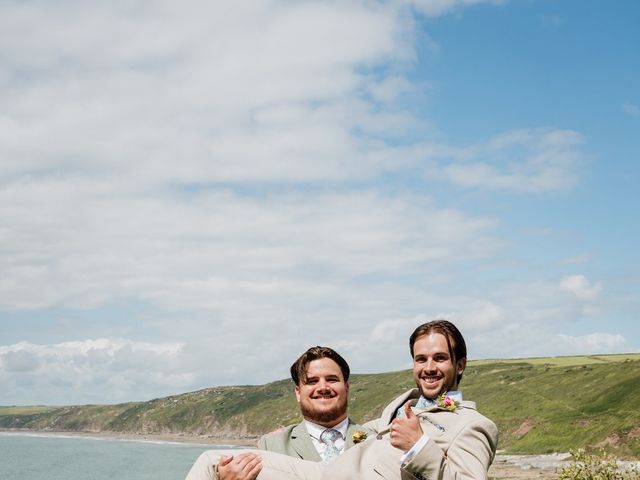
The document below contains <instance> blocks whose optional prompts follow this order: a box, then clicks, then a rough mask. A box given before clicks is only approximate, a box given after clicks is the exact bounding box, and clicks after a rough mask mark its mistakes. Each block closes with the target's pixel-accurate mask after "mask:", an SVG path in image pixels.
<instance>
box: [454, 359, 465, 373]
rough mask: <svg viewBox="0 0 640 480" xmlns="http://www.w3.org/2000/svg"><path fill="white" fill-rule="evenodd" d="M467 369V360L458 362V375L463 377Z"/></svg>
mask: <svg viewBox="0 0 640 480" xmlns="http://www.w3.org/2000/svg"><path fill="white" fill-rule="evenodd" d="M465 368H467V359H466V358H461V359H460V360H458V361H457V362H456V375H461V374H462V372H464V369H465Z"/></svg>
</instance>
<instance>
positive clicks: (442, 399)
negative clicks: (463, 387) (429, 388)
mask: <svg viewBox="0 0 640 480" xmlns="http://www.w3.org/2000/svg"><path fill="white" fill-rule="evenodd" d="M436 404H437V405H438V407H440V408H441V409H443V410H449V411H450V412H453V411H455V409H456V408H458V407H459V406H460V403H459V402H457V401H456V399H455V398H453V397H450V396H449V395H447V392H444V393H443V394H442V395H440V396H439V397H438V401H437V403H436Z"/></svg>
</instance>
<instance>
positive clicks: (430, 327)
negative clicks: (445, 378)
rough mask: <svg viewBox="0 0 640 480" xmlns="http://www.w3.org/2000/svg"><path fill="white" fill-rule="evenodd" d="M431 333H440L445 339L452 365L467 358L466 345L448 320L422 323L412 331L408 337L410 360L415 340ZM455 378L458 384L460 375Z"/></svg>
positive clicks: (458, 331)
mask: <svg viewBox="0 0 640 480" xmlns="http://www.w3.org/2000/svg"><path fill="white" fill-rule="evenodd" d="M431 333H440V334H442V335H444V338H446V339H447V347H449V355H450V356H451V358H452V360H453V363H454V364H455V363H457V361H458V360H460V359H462V358H467V345H466V344H465V343H464V338H463V337H462V334H461V333H460V330H458V328H457V327H456V326H455V325H454V324H453V323H451V322H450V321H448V320H433V321H431V322H427V323H423V324H422V325H420V326H419V327H418V328H416V329H415V330H414V331H413V333H412V334H411V337H409V349H410V350H411V358H413V345H414V344H415V343H416V340H418V339H419V338H420V337H424V336H425V335H429V334H431ZM457 378H458V383H460V379H461V378H462V373H460V374H458V376H457Z"/></svg>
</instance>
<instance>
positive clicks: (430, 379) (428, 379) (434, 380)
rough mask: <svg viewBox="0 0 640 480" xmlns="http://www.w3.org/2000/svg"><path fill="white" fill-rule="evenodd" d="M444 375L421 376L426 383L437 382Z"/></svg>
mask: <svg viewBox="0 0 640 480" xmlns="http://www.w3.org/2000/svg"><path fill="white" fill-rule="evenodd" d="M441 378H442V377H420V380H422V381H423V382H424V383H437V382H439V381H440V380H441Z"/></svg>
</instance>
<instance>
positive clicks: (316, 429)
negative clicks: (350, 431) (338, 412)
mask: <svg viewBox="0 0 640 480" xmlns="http://www.w3.org/2000/svg"><path fill="white" fill-rule="evenodd" d="M304 424H305V426H306V427H307V432H309V436H310V437H311V443H313V446H314V447H315V448H316V451H317V452H318V455H320V458H324V451H325V450H326V449H327V445H326V444H325V443H323V442H321V441H320V435H322V432H324V431H325V430H326V429H327V427H323V426H322V425H318V424H316V423H313V422H310V421H309V420H305V421H304ZM348 426H349V418H348V417H347V418H345V419H344V420H343V421H341V422H340V423H339V424H337V425H336V426H334V427H331V428H333V429H334V430H337V431H339V432H340V435H341V436H340V437H339V438H338V439H336V441H335V446H336V448H337V449H338V450H340V453H342V452H344V445H345V442H346V438H347V427H348Z"/></svg>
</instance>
